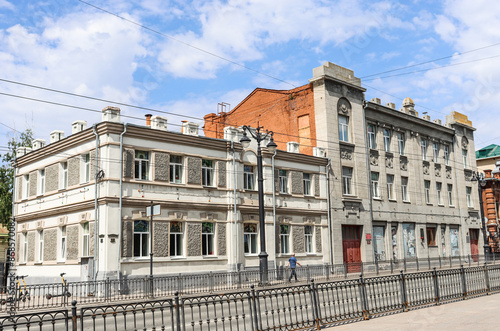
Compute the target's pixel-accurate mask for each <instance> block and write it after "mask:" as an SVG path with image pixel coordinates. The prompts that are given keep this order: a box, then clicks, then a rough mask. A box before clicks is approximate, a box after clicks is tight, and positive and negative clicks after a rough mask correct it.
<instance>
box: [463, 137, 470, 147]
mask: <svg viewBox="0 0 500 331" xmlns="http://www.w3.org/2000/svg"><path fill="white" fill-rule="evenodd" d="M467 146H469V139H467V137H462V148H464V149H465V148H467Z"/></svg>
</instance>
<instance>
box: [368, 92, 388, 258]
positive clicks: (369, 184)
mask: <svg viewBox="0 0 500 331" xmlns="http://www.w3.org/2000/svg"><path fill="white" fill-rule="evenodd" d="M363 128H364V129H363V130H364V131H365V132H364V135H363V136H364V137H365V149H366V169H367V170H368V171H367V172H366V176H367V178H368V182H367V183H368V200H369V205H370V224H371V226H372V228H371V232H372V234H373V197H372V185H371V181H372V178H371V169H370V148H369V146H368V144H367V143H366V130H367V129H366V128H367V126H366V101H363ZM391 226H392V224H391ZM387 232H388V229H386V233H387ZM391 233H392V232H391ZM372 238H373V236H372ZM373 239H375V238H373ZM384 245H385V240H384ZM372 248H373V262H374V263H375V262H376V258H377V256H376V255H375V241H374V242H373V243H372ZM384 249H385V247H384ZM391 253H392V252H391Z"/></svg>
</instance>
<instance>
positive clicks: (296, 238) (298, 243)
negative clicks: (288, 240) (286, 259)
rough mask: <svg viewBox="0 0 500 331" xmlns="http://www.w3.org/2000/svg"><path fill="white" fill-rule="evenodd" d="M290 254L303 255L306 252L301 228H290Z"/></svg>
mask: <svg viewBox="0 0 500 331" xmlns="http://www.w3.org/2000/svg"><path fill="white" fill-rule="evenodd" d="M292 240H293V246H292V252H295V253H304V252H305V251H306V245H305V234H304V227H303V226H298V225H295V226H292Z"/></svg>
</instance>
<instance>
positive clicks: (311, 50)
mask: <svg viewBox="0 0 500 331" xmlns="http://www.w3.org/2000/svg"><path fill="white" fill-rule="evenodd" d="M86 1H88V2H89V3H92V4H94V5H96V6H100V7H102V8H104V9H106V10H108V11H110V12H113V13H116V14H118V15H121V16H123V17H126V18H127V19H130V20H133V21H135V22H137V23H140V24H143V25H145V26H147V27H149V28H151V29H154V30H156V31H159V32H161V33H162V34H163V35H159V34H156V33H153V32H151V31H149V30H147V29H144V28H140V27H139V26H137V25H134V24H132V23H129V22H126V21H124V20H121V19H119V18H117V17H115V16H112V15H110V14H107V13H104V12H102V11H99V10H97V9H95V8H92V7H90V6H88V5H85V4H83V3H81V2H79V1H77V0H45V1H32V0H15V1H14V0H0V67H1V69H2V70H0V78H1V79H6V80H12V81H18V82H22V83H27V84H32V85H39V86H43V87H47V88H51V89H57V90H63V91H67V92H71V93H77V94H84V95H88V96H92V97H96V98H103V99H108V100H112V101H116V102H121V103H129V104H133V105H138V106H143V107H152V108H155V109H160V110H163V111H168V112H173V113H178V114H179V115H180V116H173V115H167V117H168V118H169V129H172V130H178V127H177V126H176V125H179V124H180V122H181V120H183V119H185V117H184V116H196V117H199V118H200V120H199V121H198V122H199V123H200V124H203V121H202V120H201V118H202V117H203V115H205V114H208V113H211V112H216V110H217V103H219V102H227V103H229V104H231V106H232V107H235V106H236V105H237V104H238V103H239V102H240V101H241V100H243V98H244V97H246V96H247V95H248V94H249V93H250V92H251V91H252V90H253V89H255V88H256V87H262V88H276V89H289V88H293V87H294V86H301V85H304V84H307V83H308V79H310V78H311V77H312V69H313V68H314V67H317V66H319V65H321V64H322V63H323V62H325V61H330V62H333V63H336V64H338V65H341V66H345V67H348V68H350V69H352V70H354V72H355V75H356V76H357V77H360V78H362V82H363V84H364V85H365V87H366V88H367V93H366V97H367V99H371V98H372V97H379V98H381V99H382V102H383V103H384V104H385V103H387V102H394V103H395V104H396V105H397V107H398V108H399V107H400V105H401V102H402V99H404V98H405V97H411V98H412V99H413V100H414V101H415V103H416V109H417V110H418V111H419V112H420V114H422V112H424V111H427V112H428V114H429V115H430V116H431V118H432V119H435V118H440V119H442V120H443V121H444V118H445V116H446V114H448V113H449V112H450V111H453V110H456V111H459V112H462V113H464V114H466V115H468V116H469V119H471V120H472V121H473V125H474V126H475V127H476V128H477V131H476V147H478V148H480V147H484V146H486V145H489V144H491V143H497V144H500V133H498V130H497V127H499V126H500V116H495V115H496V114H498V111H497V109H496V108H497V107H496V106H497V105H498V104H500V66H499V65H498V63H500V45H499V46H494V47H489V48H485V49H483V50H480V51H477V52H471V53H468V54H464V55H458V54H459V53H461V52H467V51H469V50H472V49H476V48H480V47H484V46H489V45H492V44H496V43H500V29H499V28H498V27H499V26H500V2H498V1H493V0H489V1H487V0H476V1H470V0H454V1H443V2H436V1H425V0H415V1H407V2H405V4H400V3H399V2H398V1H390V0H385V1H363V0H346V1H343V0H340V1H328V0H322V1H318V0H316V1H312V0H273V1H268V0H254V1H242V0H229V1H212V0H204V1H201V0H200V1H183V0H170V1H165V0H133V1H132V0H107V1H104V0H86ZM165 35H167V36H169V37H172V38H168V37H166V36H165ZM179 41H181V42H179ZM185 43H187V44H190V45H192V46H194V47H196V48H200V49H203V50H205V51H207V52H210V53H214V54H217V55H218V56H220V57H224V58H227V59H230V60H231V61H233V62H236V63H238V64H241V65H243V66H245V67H248V68H252V69H254V70H256V71H259V72H262V73H265V74H267V75H270V76H274V77H277V78H279V79H281V80H283V81H285V82H287V83H284V82H282V81H278V80H274V79H271V78H269V77H267V76H263V75H259V74H257V73H255V72H254V71H251V70H247V69H244V68H243V67H242V66H238V65H235V64H234V63H230V62H227V61H224V60H222V59H221V58H219V57H215V56H211V55H209V54H207V53H206V52H201V51H199V50H196V49H194V48H192V47H188V46H186V45H185ZM452 54H457V56H454V57H453V58H448V59H445V60H441V61H434V62H432V63H428V64H425V65H422V66H418V67H414V68H410V69H407V70H406V71H414V70H422V69H428V68H435V67H439V66H443V65H450V64H457V63H462V62H467V61H475V62H470V63H468V64H464V65H455V66H449V67H446V68H440V69H436V70H430V71H421V72H418V73H414V74H411V75H402V76H393V77H387V76H391V75H394V74H398V73H401V72H404V71H398V72H393V73H387V74H381V75H378V76H372V77H366V78H364V79H363V77H364V76H368V75H371V74H375V73H381V72H384V71H388V70H391V69H394V68H398V67H401V66H407V65H412V64H415V63H420V62H424V61H429V60H432V59H436V58H440V57H445V56H448V55H452ZM495 56H499V57H495ZM487 57H493V58H491V59H485V60H481V61H476V60H478V59H484V58H487ZM375 89H377V90H380V91H382V92H380V91H377V90H375ZM0 93H8V94H15V95H21V96H25V97H30V98H38V99H43V100H47V101H51V102H58V103H66V104H70V105H75V106H80V107H87V108H91V109H94V110H96V111H98V112H89V111H82V110H77V109H72V108H67V107H60V106H56V105H50V104H44V103H40V102H34V101H27V100H21V99H18V98H13V97H10V96H4V95H0V104H1V108H0V109H1V112H0V114H1V116H0V123H1V124H0V153H3V152H4V151H5V149H4V148H5V146H6V145H7V140H8V138H9V137H11V136H12V135H13V134H15V132H14V131H13V130H11V129H9V128H7V126H8V127H11V128H14V129H16V130H20V131H22V130H24V129H25V128H26V127H31V128H33V129H34V131H35V137H37V138H44V139H47V141H48V140H49V133H50V132H51V131H52V130H56V129H58V130H64V131H65V132H66V135H69V134H70V133H71V123H72V122H73V121H75V120H80V119H84V120H87V121H88V124H89V126H90V125H92V124H93V123H97V122H99V121H100V113H99V111H100V110H101V109H102V108H103V107H105V106H107V105H113V104H112V103H106V102H99V101H91V100H86V99H81V98H78V97H74V96H67V95H61V94H57V93H53V92H49V91H43V90H38V89H33V88H29V87H24V86H19V85H14V84H10V83H6V82H0ZM120 108H121V109H122V114H123V115H126V116H132V117H137V118H139V119H133V118H124V119H123V120H124V121H127V122H131V123H138V124H144V120H143V118H144V114H145V113H146V112H145V111H140V110H137V109H134V108H129V107H125V106H120ZM263 125H264V126H265V123H263Z"/></svg>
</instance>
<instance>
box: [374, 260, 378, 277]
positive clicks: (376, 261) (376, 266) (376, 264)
mask: <svg viewBox="0 0 500 331" xmlns="http://www.w3.org/2000/svg"><path fill="white" fill-rule="evenodd" d="M375 270H376V271H377V276H378V275H379V270H378V259H377V258H375Z"/></svg>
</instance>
